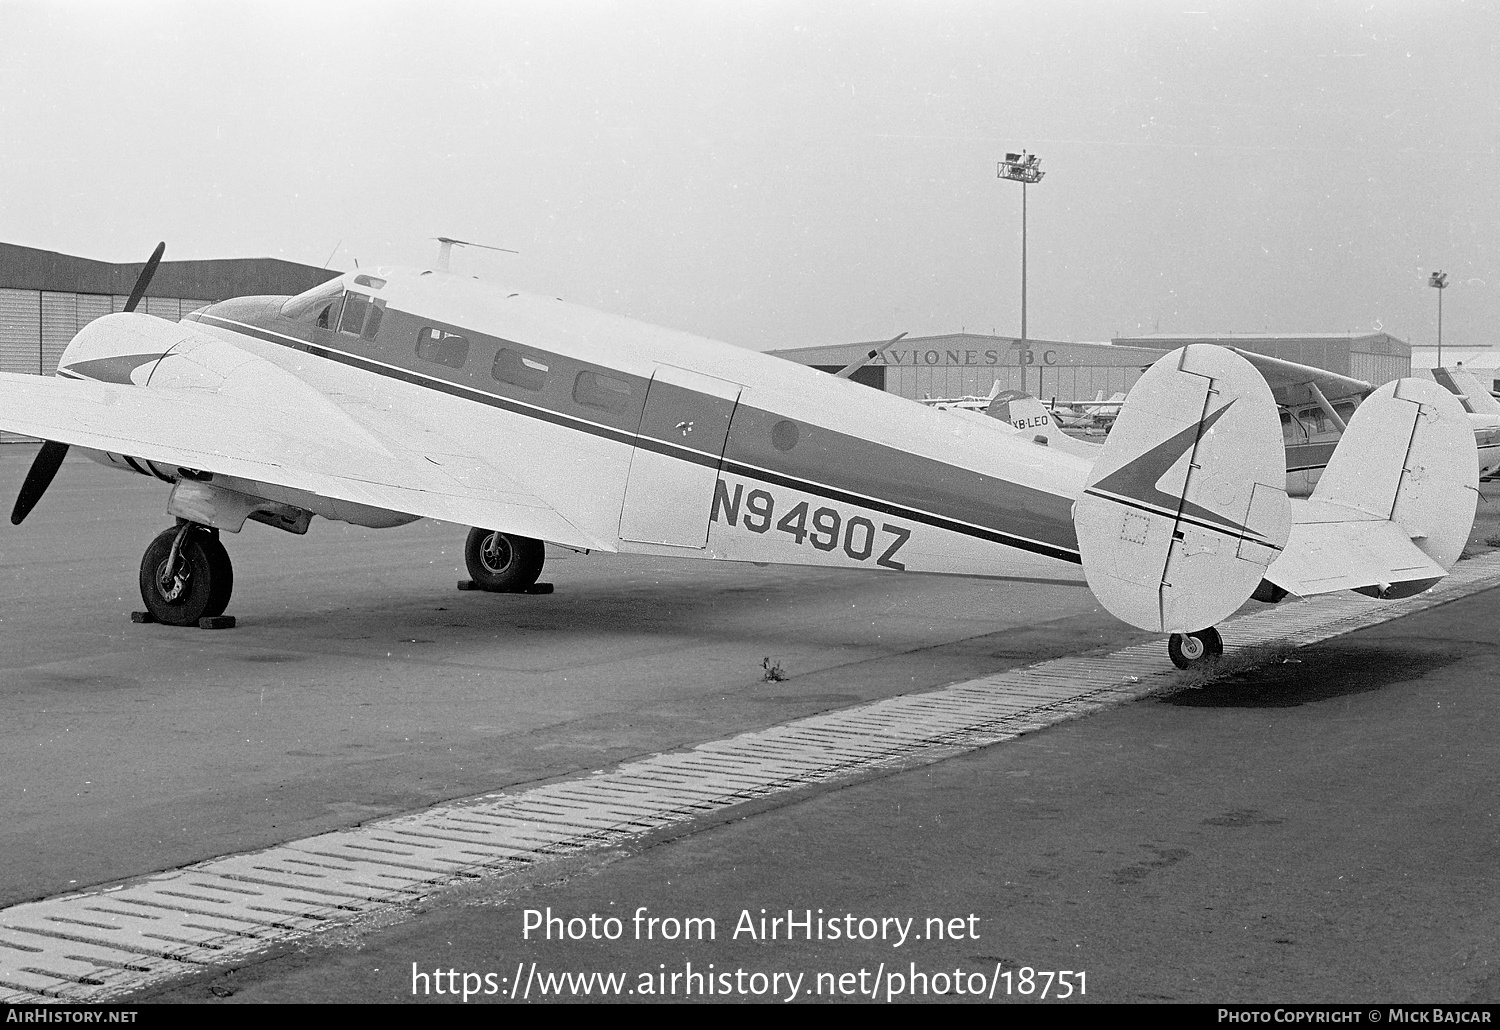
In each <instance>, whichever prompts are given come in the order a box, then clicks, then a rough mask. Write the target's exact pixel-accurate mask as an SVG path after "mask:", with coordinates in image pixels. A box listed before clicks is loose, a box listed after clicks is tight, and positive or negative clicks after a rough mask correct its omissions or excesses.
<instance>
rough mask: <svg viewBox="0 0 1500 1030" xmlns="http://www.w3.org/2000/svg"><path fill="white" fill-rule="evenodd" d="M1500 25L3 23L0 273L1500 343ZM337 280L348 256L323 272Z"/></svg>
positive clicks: (614, 6)
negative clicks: (53, 260) (421, 282)
mask: <svg viewBox="0 0 1500 1030" xmlns="http://www.w3.org/2000/svg"><path fill="white" fill-rule="evenodd" d="M1497 46H1500V2H1488V3H1458V2H1443V0H1426V2H1421V3H1418V2H1409V3H1374V4H1369V3H1316V4H1315V3H1311V2H1295V3H1293V2H1288V3H1264V2H1258V3H1249V2H1246V3H1219V2H1210V0H1183V2H1180V3H1166V2H1151V3H1059V2H1045V3H998V2H989V3H949V4H943V3H915V2H910V3H868V4H866V3H849V4H841V3H827V2H819V3H812V2H783V3H756V2H746V0H735V2H733V3H660V2H636V3H600V2H578V3H566V2H558V0H550V2H546V3H482V4H472V5H468V4H456V3H455V4H443V3H435V2H424V3H420V4H418V3H402V4H386V3H380V2H361V3H354V4H313V3H298V4H295V5H291V4H288V5H277V4H267V3H255V2H248V0H241V2H236V3H233V4H204V3H183V4H148V3H115V4H108V5H104V4H64V3H20V2H14V0H0V182H3V189H0V240H4V241H6V242H11V243H18V244H23V245H26V246H31V247H42V248H46V249H50V250H58V251H64V252H67V253H71V254H78V255H82V256H85V257H93V258H101V259H105V260H110V261H139V260H143V259H144V258H145V257H146V256H147V254H149V252H150V249H151V247H152V246H154V245H155V243H156V241H157V240H158V239H165V240H166V241H167V256H168V258H177V259H186V258H215V257H240V256H250V257H255V256H273V257H283V258H287V259H290V260H294V261H300V262H305V263H308V264H312V265H323V264H324V263H325V262H329V263H330V267H334V268H340V269H347V268H352V267H354V261H355V260H356V259H357V260H358V261H359V262H360V263H361V264H362V265H364V266H366V267H368V266H371V265H379V264H430V263H431V261H432V260H433V255H434V253H435V244H433V243H431V242H429V241H428V238H429V237H432V236H437V235H449V236H456V237H460V238H463V239H471V240H477V241H480V242H484V243H490V244H494V245H496V246H502V247H512V248H515V249H518V250H520V252H521V253H520V255H519V256H510V255H503V254H488V253H483V252H469V253H468V254H466V255H463V256H460V257H459V258H458V259H457V260H456V261H455V269H456V270H461V271H469V272H472V273H475V274H479V275H481V276H482V277H484V278H486V279H493V280H496V281H498V282H502V283H506V284H510V285H514V286H517V287H519V288H522V289H528V290H536V291H539V292H545V293H548V294H554V295H560V296H562V297H564V298H565V299H568V300H571V301H576V302H579V303H583V304H589V305H593V306H596V307H601V308H604V309H607V310H610V311H614V312H618V313H621V314H625V315H629V316H632V317H636V318H641V319H645V320H647V321H652V322H657V323H660V324H663V325H668V326H672V327H674V328H680V329H686V330H689V331H692V332H697V333H702V334H704V335H708V336H713V337H716V338H719V339H723V340H728V341H730V342H733V343H738V344H742V345H745V346H750V347H756V348H761V349H765V348H771V347H788V346H806V345H813V344H823V343H843V342H850V341H855V340H868V339H875V338H886V337H890V336H894V335H895V334H896V333H898V332H901V331H903V330H906V331H909V332H911V333H912V334H913V335H925V334H931V333H945V332H957V331H959V330H960V329H961V328H967V329H969V330H971V331H974V330H977V331H981V332H990V331H991V330H995V331H998V332H999V333H1001V334H1017V333H1018V332H1019V324H1020V249H1021V248H1020V230H1021V197H1020V193H1021V187H1020V185H1019V184H1017V183H1014V182H1006V181H1001V180H998V179H997V178H996V175H995V163H996V161H997V160H998V159H999V158H1001V157H1003V155H1004V154H1005V153H1006V152H1007V151H1016V150H1021V149H1023V148H1024V149H1027V150H1030V151H1032V152H1035V153H1037V154H1039V155H1041V159H1042V168H1043V170H1044V171H1045V172H1046V178H1045V180H1044V181H1043V182H1042V183H1040V184H1039V185H1037V186H1033V187H1029V189H1028V197H1029V220H1028V224H1029V230H1030V231H1029V238H1030V262H1029V280H1030V291H1029V303H1028V328H1029V330H1030V335H1031V336H1032V337H1035V338H1042V339H1054V340H1100V339H1108V338H1110V337H1112V336H1116V335H1132V334H1137V333H1149V332H1163V333H1199V332H1202V333H1210V332H1261V331H1271V332H1295V331H1308V332H1344V331H1349V330H1368V329H1378V328H1383V329H1385V330H1386V331H1388V332H1391V333H1394V334H1395V335H1396V336H1398V337H1400V338H1402V339H1405V340H1407V341H1408V342H1411V343H1415V344H1421V343H1431V342H1433V339H1434V337H1435V333H1436V310H1437V303H1436V301H1437V291H1435V290H1432V289H1430V288H1429V287H1428V286H1427V285H1426V281H1427V275H1428V273H1429V272H1430V271H1432V270H1433V269H1438V268H1441V269H1444V270H1446V271H1447V272H1448V273H1449V275H1450V282H1451V283H1452V285H1451V286H1450V288H1449V289H1448V290H1447V292H1446V294H1445V295H1444V305H1443V308H1444V310H1443V316H1444V317H1443V340H1444V343H1445V344H1453V345H1465V344H1469V345H1472V344H1479V343H1485V342H1495V343H1497V344H1500V334H1497V333H1496V331H1495V330H1496V327H1497V326H1500V242H1497V241H1500V236H1497V234H1500V53H1497ZM330 255H331V259H330Z"/></svg>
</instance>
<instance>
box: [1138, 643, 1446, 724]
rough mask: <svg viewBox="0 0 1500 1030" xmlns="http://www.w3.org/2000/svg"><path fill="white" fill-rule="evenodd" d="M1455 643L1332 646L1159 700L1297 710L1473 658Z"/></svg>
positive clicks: (1311, 649)
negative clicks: (1298, 707) (1466, 658)
mask: <svg viewBox="0 0 1500 1030" xmlns="http://www.w3.org/2000/svg"><path fill="white" fill-rule="evenodd" d="M1467 655H1468V652H1467V651H1466V650H1464V649H1462V648H1458V647H1454V646H1452V645H1429V646H1423V645H1414V644H1412V643H1411V642H1409V641H1403V642H1402V643H1401V644H1400V645H1385V646H1371V645H1359V644H1347V643H1346V644H1329V645H1318V646H1314V647H1309V648H1305V649H1302V650H1298V651H1295V652H1293V653H1292V655H1291V657H1290V660H1286V661H1278V662H1276V663H1275V664H1271V665H1264V666H1261V667H1260V668H1257V669H1251V670H1248V671H1246V672H1241V673H1236V674H1235V675H1232V676H1226V677H1224V678H1223V679H1219V680H1214V681H1213V682H1212V683H1208V684H1206V685H1204V686H1202V687H1190V688H1186V689H1183V690H1178V691H1175V692H1172V693H1168V694H1163V695H1161V696H1160V697H1158V698H1157V700H1158V701H1160V702H1162V703H1163V704H1169V705H1181V706H1183V707H1187V708H1295V707H1297V706H1298V705H1306V704H1315V703H1317V702H1319V701H1329V700H1333V699H1334V698H1340V697H1348V696H1350V695H1353V694H1365V693H1369V692H1371V691H1375V690H1382V689H1384V688H1386V687H1388V686H1390V685H1391V684H1393V683H1401V682H1403V681H1406V680H1415V679H1421V678H1422V677H1424V676H1428V675H1431V674H1432V673H1434V672H1437V671H1438V670H1439V669H1443V668H1446V667H1447V666H1449V665H1452V664H1454V663H1456V662H1459V661H1462V660H1463V659H1464V658H1465V657H1467Z"/></svg>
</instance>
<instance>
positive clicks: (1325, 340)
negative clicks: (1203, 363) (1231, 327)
mask: <svg viewBox="0 0 1500 1030" xmlns="http://www.w3.org/2000/svg"><path fill="white" fill-rule="evenodd" d="M1114 342H1115V343H1116V344H1117V345H1119V346H1129V347H1161V348H1163V349H1172V348H1175V347H1181V346H1183V345H1184V344H1189V343H1216V344H1218V345H1219V346H1221V347H1238V348H1240V349H1241V350H1248V351H1254V352H1255V353H1256V354H1266V355H1269V356H1270V357H1273V358H1281V359H1282V360H1283V361H1295V362H1297V363H1298V364H1301V365H1312V366H1313V367H1314V368H1325V369H1327V370H1328V371H1330V372H1337V373H1339V374H1340V375H1346V376H1353V377H1354V378H1355V379H1363V380H1365V381H1366V382H1368V383H1374V384H1376V385H1377V386H1378V385H1379V384H1381V383H1389V382H1391V381H1392V380H1395V379H1400V378H1402V377H1403V376H1409V375H1411V347H1410V345H1408V344H1407V343H1406V342H1405V341H1403V340H1400V339H1397V338H1396V337H1394V336H1392V335H1391V334H1390V333H1384V332H1381V333H1298V334H1275V333H1244V334H1227V335H1222V336H1178V335H1173V336H1124V337H1120V338H1118V339H1116V340H1115V341H1114Z"/></svg>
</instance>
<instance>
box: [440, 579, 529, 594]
mask: <svg viewBox="0 0 1500 1030" xmlns="http://www.w3.org/2000/svg"><path fill="white" fill-rule="evenodd" d="M458 589H460V590H484V587H482V586H480V585H479V584H478V583H476V582H474V581H473V580H472V579H463V580H459V583H458ZM488 592H489V593H492V594H550V593H552V584H551V583H533V584H531V586H529V587H523V588H522V589H520V590H491V591H488Z"/></svg>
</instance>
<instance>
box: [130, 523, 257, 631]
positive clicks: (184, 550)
mask: <svg viewBox="0 0 1500 1030" xmlns="http://www.w3.org/2000/svg"><path fill="white" fill-rule="evenodd" d="M174 551H175V554H174ZM140 584H141V600H142V601H144V602H145V603H146V610H147V611H149V612H150V613H151V614H152V615H154V616H155V617H156V621H157V622H161V623H165V624H166V625H168V626H195V625H197V623H198V620H199V619H202V618H205V617H208V616H214V615H222V614H223V613H224V609H225V608H227V607H228V606H229V595H230V593H231V592H232V591H233V589H234V569H233V566H231V565H230V562H229V553H228V552H227V551H225V550H224V545H223V544H221V543H219V541H218V539H217V537H216V536H215V535H213V534H212V531H210V530H206V529H203V528H201V527H197V526H192V525H188V526H180V527H176V528H173V529H168V530H165V531H163V532H161V533H159V534H157V537H156V539H155V540H152V541H151V545H150V546H149V547H147V548H146V553H145V555H144V556H143V557H142V558H141V576H140Z"/></svg>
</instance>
